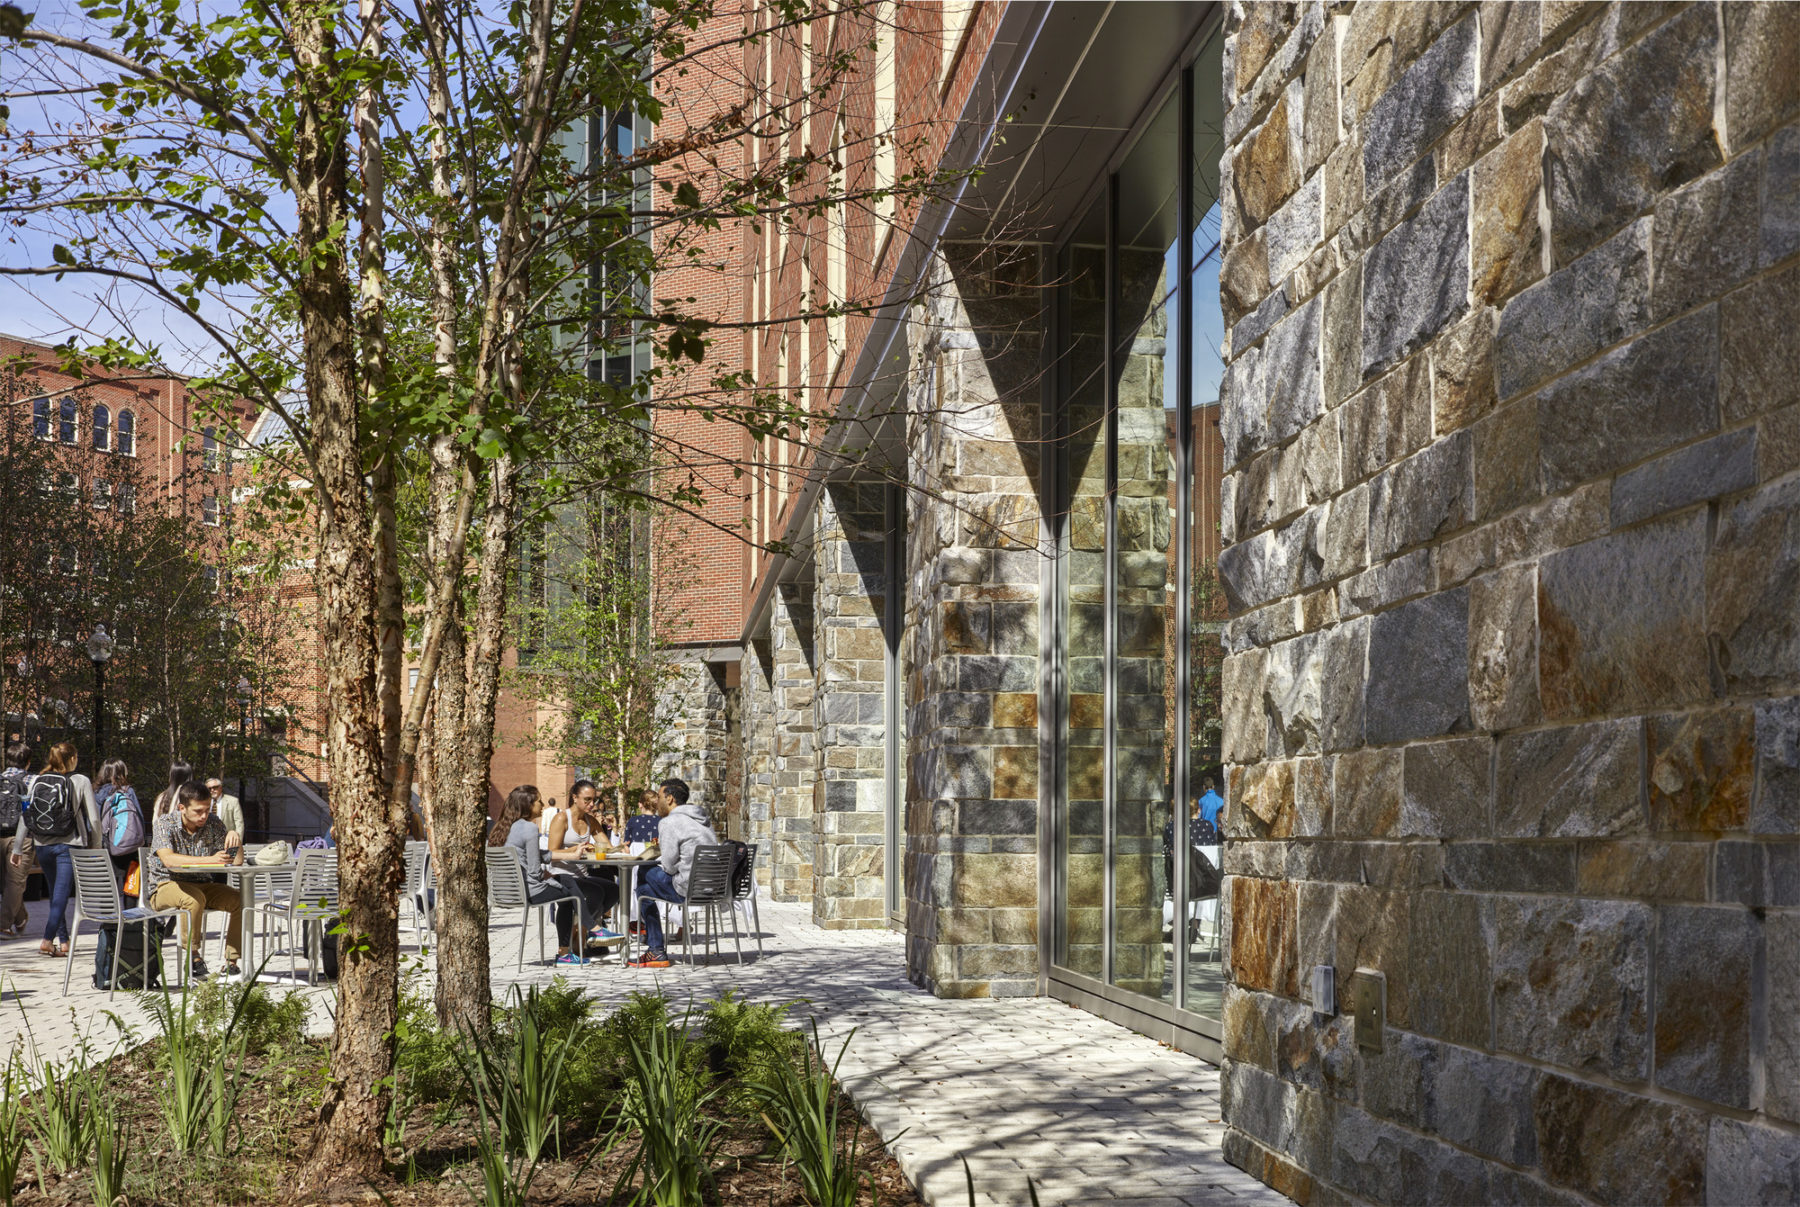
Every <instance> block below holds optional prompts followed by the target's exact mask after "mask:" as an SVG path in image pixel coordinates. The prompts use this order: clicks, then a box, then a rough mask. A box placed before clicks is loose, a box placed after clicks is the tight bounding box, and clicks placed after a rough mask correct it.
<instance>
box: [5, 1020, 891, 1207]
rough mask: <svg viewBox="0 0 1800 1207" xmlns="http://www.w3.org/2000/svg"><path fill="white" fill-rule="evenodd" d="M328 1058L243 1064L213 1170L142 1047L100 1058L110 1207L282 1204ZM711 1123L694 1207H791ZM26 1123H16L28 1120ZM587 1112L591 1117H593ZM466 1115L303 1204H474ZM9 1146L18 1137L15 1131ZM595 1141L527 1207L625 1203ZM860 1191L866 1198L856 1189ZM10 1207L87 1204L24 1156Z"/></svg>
mask: <svg viewBox="0 0 1800 1207" xmlns="http://www.w3.org/2000/svg"><path fill="white" fill-rule="evenodd" d="M328 1058H329V1049H328V1047H327V1045H326V1044H325V1043H324V1042H323V1041H309V1042H308V1043H307V1044H306V1045H305V1047H304V1048H303V1049H301V1050H299V1051H297V1052H289V1053H285V1054H277V1055H275V1056H273V1057H270V1058H260V1059H259V1058H255V1057H253V1058H251V1060H250V1061H249V1062H248V1063H247V1066H246V1070H247V1072H248V1073H250V1074H252V1076H251V1077H250V1079H249V1080H248V1082H247V1084H246V1085H245V1086H244V1088H243V1090H242V1093H241V1096H240V1098H239V1101H238V1119H239V1120H240V1122H241V1125H242V1133H241V1142H240V1144H239V1149H238V1152H237V1154H236V1155H234V1156H233V1157H231V1158H227V1159H220V1158H217V1157H214V1156H212V1155H211V1154H210V1153H204V1152H203V1153H199V1154H195V1155H189V1156H182V1155H181V1154H178V1153H175V1152H173V1151H171V1148H170V1145H169V1143H168V1131H167V1126H166V1124H165V1123H164V1122H163V1118H162V1114H161V1110H160V1107H159V1105H158V1101H157V1096H156V1085H157V1083H158V1082H159V1081H160V1080H161V1079H162V1077H163V1076H164V1074H163V1072H162V1071H161V1070H158V1069H157V1068H156V1067H155V1065H154V1056H153V1048H139V1049H138V1050H136V1051H135V1052H132V1053H129V1054H126V1055H122V1056H117V1057H114V1058H113V1059H112V1060H111V1061H109V1062H107V1064H106V1066H105V1072H104V1079H105V1083H106V1085H107V1086H109V1087H110V1088H111V1090H112V1092H113V1096H114V1102H115V1104H116V1108H115V1109H116V1110H117V1111H118V1113H119V1115H120V1117H121V1118H122V1119H124V1120H127V1121H128V1123H129V1127H130V1135H131V1161H130V1169H131V1173H130V1175H129V1177H128V1180H127V1186H126V1195H125V1199H124V1201H123V1207H151V1205H153V1204H155V1205H161V1204H168V1205H169V1207H215V1205H218V1207H223V1205H225V1204H247V1203H285V1202H295V1201H296V1200H295V1199H294V1196H293V1191H292V1187H293V1186H294V1184H295V1182H296V1180H297V1177H298V1173H299V1170H300V1166H301V1163H302V1161H303V1159H304V1157H305V1152H306V1144H307V1140H308V1138H309V1136H310V1132H311V1126H312V1119H313V1115H312V1111H313V1107H314V1104H315V1103H316V1102H317V1101H318V1098H319V1094H320V1090H321V1087H322V1085H323V1079H324V1075H325V1069H326V1062H327V1060H328ZM713 1107H714V1108H715V1112H716V1117H717V1118H720V1119H722V1120H723V1122H724V1125H725V1126H724V1130H723V1133H722V1140H721V1143H720V1144H719V1146H718V1148H717V1150H716V1161H715V1166H714V1178H715V1183H716V1184H715V1188H714V1191H713V1193H712V1194H710V1195H709V1196H708V1199H707V1202H708V1203H709V1204H716V1205H717V1207H739V1205H744V1207H749V1205H752V1204H753V1205H754V1207H803V1205H804V1204H805V1203H806V1199H805V1197H804V1196H803V1195H802V1194H801V1192H800V1186H799V1183H798V1180H797V1178H796V1177H795V1176H794V1174H793V1171H791V1170H787V1169H784V1166H783V1162H782V1161H781V1159H780V1157H779V1156H778V1155H777V1154H776V1152H775V1146H774V1143H773V1140H772V1138H771V1136H770V1134H769V1131H768V1129H767V1127H766V1126H765V1125H764V1124H763V1123H762V1121H761V1120H760V1119H754V1118H745V1117H743V1116H741V1115H737V1114H734V1113H732V1111H731V1109H730V1108H729V1106H728V1105H727V1103H726V1102H725V1100H724V1097H723V1096H721V1097H720V1098H717V1099H715V1100H714V1103H713ZM839 1109H840V1111H841V1112H843V1114H842V1122H841V1126H842V1128H843V1132H844V1134H845V1135H846V1136H848V1134H849V1130H850V1129H851V1127H853V1126H854V1124H853V1122H852V1121H853V1120H854V1119H855V1118H856V1115H855V1108H854V1106H852V1105H851V1103H850V1101H849V1099H847V1098H844V1097H843V1096H842V1095H840V1103H839ZM28 1114H29V1112H28ZM596 1114H598V1112H596ZM474 1129H475V1114H474V1111H473V1108H468V1107H465V1106H464V1105H463V1104H461V1103H436V1102H420V1103H418V1104H417V1105H416V1106H415V1108H414V1110H413V1112H412V1115H411V1118H410V1119H409V1121H408V1126H407V1129H406V1137H407V1142H406V1144H405V1145H403V1146H401V1147H399V1148H396V1149H394V1150H392V1151H390V1152H389V1154H388V1156H389V1171H388V1176H386V1177H385V1178H383V1179H380V1180H379V1181H378V1182H377V1183H376V1184H374V1185H371V1186H367V1187H363V1188H355V1187H349V1188H340V1190H339V1191H338V1192H337V1193H336V1194H335V1195H334V1196H333V1197H332V1198H331V1199H325V1200H312V1199H308V1200H305V1201H306V1202H308V1203H313V1202H317V1203H320V1204H324V1203H328V1202H330V1203H335V1202H344V1203H350V1202H357V1203H363V1204H370V1203H374V1204H379V1203H383V1202H385V1203H387V1204H390V1205H391V1207H426V1205H428V1204H454V1205H456V1207H462V1205H465V1204H471V1203H479V1202H480V1201H481V1197H480V1187H481V1173H480V1169H479V1167H478V1166H477V1165H476V1164H475V1163H474V1162H475V1131H474ZM21 1132H22V1139H23V1138H24V1135H27V1134H28V1133H29V1125H28V1124H25V1125H22V1127H21ZM604 1139H605V1137H604V1136H596V1135H595V1134H593V1128H592V1127H584V1126H583V1125H582V1123H581V1122H579V1121H578V1122H576V1123H575V1124H574V1125H573V1126H571V1127H570V1128H568V1129H567V1131H566V1133H565V1136H564V1140H563V1147H562V1152H561V1156H560V1159H556V1158H555V1154H554V1152H553V1153H552V1159H550V1160H547V1161H546V1162H545V1163H544V1164H543V1165H542V1166H541V1167H540V1168H539V1172H538V1174H537V1177H536V1179H535V1180H534V1181H533V1184H532V1191H531V1202H532V1203H533V1204H541V1205H543V1207H576V1205H580V1207H597V1205H600V1204H607V1203H610V1202H614V1201H617V1202H620V1203H623V1202H626V1201H628V1200H629V1198H630V1192H629V1191H627V1192H622V1193H620V1194H619V1195H618V1196H617V1198H616V1200H615V1199H614V1198H611V1197H609V1196H611V1195H612V1194H613V1192H614V1191H615V1189H616V1188H617V1183H618V1180H619V1178H620V1176H621V1175H622V1174H623V1173H624V1172H625V1170H626V1169H627V1167H628V1166H629V1165H630V1164H631V1161H632V1157H633V1154H634V1152H635V1150H636V1141H635V1140H634V1139H631V1140H626V1141H623V1142H621V1143H619V1144H618V1145H617V1146H616V1147H615V1148H614V1149H613V1150H612V1151H611V1152H609V1153H605V1154H604V1155H603V1156H602V1155H599V1154H598V1153H597V1150H600V1149H602V1148H603V1146H604ZM856 1164H857V1169H858V1171H859V1173H860V1175H861V1180H862V1181H863V1183H864V1184H865V1189H864V1191H863V1193H862V1195H861V1196H860V1197H859V1198H858V1200H857V1202H858V1204H859V1205H860V1204H869V1205H871V1207H873V1205H874V1204H877V1203H879V1204H882V1205H883V1207H917V1205H918V1203H919V1199H918V1197H917V1195H916V1194H914V1192H913V1190H912V1188H911V1187H910V1186H909V1185H908V1184H907V1182H906V1179H905V1178H904V1177H903V1176H902V1175H901V1173H900V1167H899V1166H898V1165H897V1164H896V1163H895V1162H894V1160H893V1158H892V1157H890V1156H889V1155H888V1154H887V1152H886V1150H885V1149H883V1148H882V1146H881V1143H880V1141H879V1139H878V1138H877V1137H876V1136H875V1134H874V1133H873V1132H872V1131H870V1130H868V1128H867V1127H866V1126H864V1128H863V1130H862V1132H861V1141H860V1144H859V1147H858V1154H857V1162H856ZM871 1186H872V1188H873V1191H874V1193H873V1194H871V1193H870V1189H869V1187H871ZM16 1187H17V1193H16V1195H15V1197H14V1199H13V1202H14V1203H15V1204H18V1205H19V1207H38V1205H40V1204H66V1203H81V1204H92V1203H93V1201H94V1192H93V1188H92V1182H91V1179H90V1177H89V1175H88V1173H87V1172H86V1171H85V1170H75V1171H72V1172H70V1173H68V1174H66V1175H60V1174H58V1173H56V1172H55V1171H54V1170H53V1169H50V1168H48V1167H45V1168H43V1170H42V1173H41V1180H40V1171H39V1166H38V1165H37V1164H36V1163H34V1161H33V1159H32V1157H31V1156H29V1155H27V1156H26V1157H25V1158H24V1160H23V1161H21V1163H20V1171H19V1180H18V1182H17V1184H16Z"/></svg>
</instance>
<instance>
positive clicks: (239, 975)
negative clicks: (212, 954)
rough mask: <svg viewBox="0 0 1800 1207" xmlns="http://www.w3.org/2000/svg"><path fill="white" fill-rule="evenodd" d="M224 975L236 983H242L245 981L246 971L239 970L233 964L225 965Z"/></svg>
mask: <svg viewBox="0 0 1800 1207" xmlns="http://www.w3.org/2000/svg"><path fill="white" fill-rule="evenodd" d="M224 975H225V976H227V977H229V978H231V979H232V980H234V981H241V980H243V979H244V970H243V969H242V968H239V967H238V966H237V965H236V964H235V963H231V964H227V965H225V972H224Z"/></svg>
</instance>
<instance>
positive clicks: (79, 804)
mask: <svg viewBox="0 0 1800 1207" xmlns="http://www.w3.org/2000/svg"><path fill="white" fill-rule="evenodd" d="M79 757H80V756H79V755H78V754H77V753H76V751H75V743H73V742H58V743H57V744H56V745H54V746H52V747H51V748H50V753H49V755H48V756H46V757H45V759H44V769H43V770H42V771H40V772H39V773H38V774H37V775H34V776H32V777H31V783H30V791H29V794H28V795H27V796H26V798H25V807H24V808H23V809H22V810H21V811H20V814H19V825H18V828H17V830H16V831H15V832H14V834H13V853H12V856H11V858H10V859H9V860H8V862H9V863H11V864H14V865H16V866H18V867H23V866H24V864H25V861H24V859H23V857H22V856H21V855H20V853H19V846H20V844H21V843H22V842H23V841H24V839H25V838H26V837H27V836H29V837H30V838H31V841H32V845H33V847H34V848H35V849H36V851H37V860H38V866H39V867H41V868H43V869H44V879H45V880H46V881H48V882H49V885H50V916H49V917H48V918H46V919H45V920H44V941H43V942H42V943H40V944H38V951H39V952H40V953H42V954H44V955H47V956H58V955H68V954H69V897H70V895H71V894H72V893H74V891H75V861H74V860H73V859H71V858H69V848H70V847H72V846H74V847H85V846H91V845H92V843H93V836H94V835H96V834H98V833H99V832H100V814H99V811H98V810H97V809H96V808H95V805H94V785H93V781H91V780H89V779H88V777H87V776H85V775H82V774H81V773H80V772H78V771H76V770H75V764H76V762H77V760H78V759H79ZM59 945H60V946H59Z"/></svg>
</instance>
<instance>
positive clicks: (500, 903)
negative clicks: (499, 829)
mask: <svg viewBox="0 0 1800 1207" xmlns="http://www.w3.org/2000/svg"><path fill="white" fill-rule="evenodd" d="M485 850H486V851H487V874H488V875H487V881H488V915H489V917H490V918H491V917H492V916H493V915H494V913H495V912H497V911H499V910H505V909H516V910H518V911H519V971H520V972H523V971H525V928H526V927H527V926H529V925H530V924H531V911H532V910H537V911H538V959H540V960H542V959H544V958H545V954H544V951H545V949H544V918H545V916H546V915H547V914H548V913H549V911H550V910H552V909H554V908H555V907H556V906H558V905H561V904H562V903H563V902H564V901H573V902H575V903H576V908H577V909H579V908H580V902H581V899H580V898H579V897H577V896H576V895H575V894H574V893H564V894H563V895H562V896H560V897H551V898H550V899H549V900H547V901H533V900H532V899H531V894H530V893H529V892H527V891H526V888H525V865H524V864H523V863H521V862H520V861H519V856H518V852H516V851H514V850H513V849H512V848H510V847H487V848H485Z"/></svg>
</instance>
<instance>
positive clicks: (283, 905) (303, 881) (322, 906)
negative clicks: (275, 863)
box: [268, 850, 338, 985]
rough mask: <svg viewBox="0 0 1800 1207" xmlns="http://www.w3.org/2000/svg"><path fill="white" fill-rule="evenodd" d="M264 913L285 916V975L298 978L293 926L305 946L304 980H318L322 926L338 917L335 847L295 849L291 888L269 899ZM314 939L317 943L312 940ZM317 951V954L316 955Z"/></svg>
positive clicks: (314, 982)
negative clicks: (286, 945) (326, 848)
mask: <svg viewBox="0 0 1800 1207" xmlns="http://www.w3.org/2000/svg"><path fill="white" fill-rule="evenodd" d="M268 912H269V913H271V914H275V915H279V916H281V917H285V918H286V919H287V935H288V976H290V977H291V978H293V979H294V980H299V979H300V970H299V967H298V965H297V964H296V962H295V955H296V953H295V950H294V928H295V926H296V925H297V926H298V927H299V928H300V935H299V938H300V942H301V944H302V945H304V947H305V948H306V981H307V983H308V984H309V985H310V984H317V983H318V965H319V954H322V951H321V949H322V948H323V946H324V943H325V927H326V926H327V925H328V924H329V923H334V922H336V921H337V916H338V859H337V852H336V851H335V850H325V851H320V850H311V851H301V852H299V853H298V854H297V855H296V857H295V860H294V887H293V890H292V891H291V892H290V893H289V894H288V895H287V898H286V899H285V900H279V901H271V902H270V904H269V906H268ZM315 936H316V938H317V943H316V944H315V943H314V942H313V940H314V938H315ZM316 953H317V954H316Z"/></svg>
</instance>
